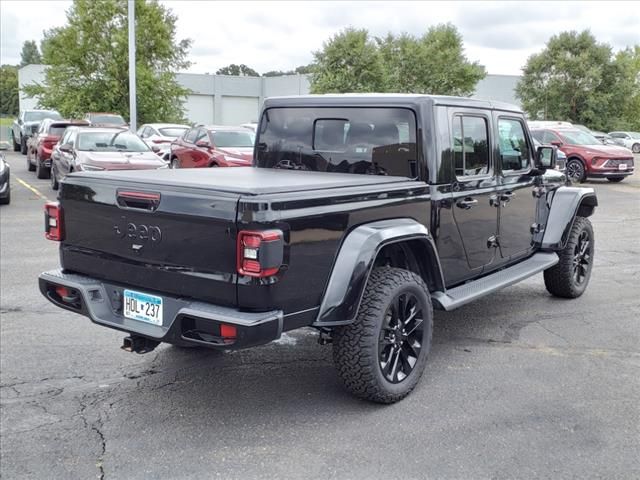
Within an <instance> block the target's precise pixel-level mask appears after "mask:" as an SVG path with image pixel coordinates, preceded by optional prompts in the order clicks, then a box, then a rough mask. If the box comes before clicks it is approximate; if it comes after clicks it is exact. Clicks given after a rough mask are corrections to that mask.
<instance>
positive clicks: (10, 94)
mask: <svg viewBox="0 0 640 480" xmlns="http://www.w3.org/2000/svg"><path fill="white" fill-rule="evenodd" d="M0 113H2V114H5V115H17V114H18V68H17V67H15V66H13V65H2V67H0Z"/></svg>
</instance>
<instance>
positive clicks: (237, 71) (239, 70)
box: [216, 63, 260, 77]
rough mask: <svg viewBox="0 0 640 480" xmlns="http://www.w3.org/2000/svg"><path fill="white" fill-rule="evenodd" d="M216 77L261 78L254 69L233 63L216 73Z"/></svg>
mask: <svg viewBox="0 0 640 480" xmlns="http://www.w3.org/2000/svg"><path fill="white" fill-rule="evenodd" d="M216 75H236V76H240V77H259V76H260V74H259V73H258V72H256V71H255V70H254V69H253V68H251V67H247V66H246V65H245V64H244V63H242V64H240V65H236V64H235V63H232V64H231V65H227V66H226V67H222V68H221V69H219V70H218V71H217V72H216Z"/></svg>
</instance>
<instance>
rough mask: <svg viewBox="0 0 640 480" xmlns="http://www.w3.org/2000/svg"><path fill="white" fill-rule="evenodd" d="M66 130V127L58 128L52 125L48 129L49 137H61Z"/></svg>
mask: <svg viewBox="0 0 640 480" xmlns="http://www.w3.org/2000/svg"><path fill="white" fill-rule="evenodd" d="M66 129H67V126H66V125H65V126H62V127H61V126H58V125H54V126H51V127H49V135H54V136H56V137H61V136H62V134H63V133H64V131H65V130H66Z"/></svg>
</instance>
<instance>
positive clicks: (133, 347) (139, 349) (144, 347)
mask: <svg viewBox="0 0 640 480" xmlns="http://www.w3.org/2000/svg"><path fill="white" fill-rule="evenodd" d="M158 345H160V342H156V341H155V340H150V339H148V338H147V337H140V336H138V335H132V336H130V337H124V340H123V341H122V347H120V348H122V349H123V350H125V351H127V352H136V353H140V354H142V353H149V352H151V351H153V350H154V349H155V348H156V347H157V346H158Z"/></svg>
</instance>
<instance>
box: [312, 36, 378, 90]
mask: <svg viewBox="0 0 640 480" xmlns="http://www.w3.org/2000/svg"><path fill="white" fill-rule="evenodd" d="M313 56H314V58H315V66H314V68H313V73H312V76H311V87H310V89H311V92H312V93H345V92H382V91H384V89H385V86H386V73H385V69H384V65H383V63H382V56H381V55H380V52H379V51H378V47H377V45H376V43H375V41H374V40H373V39H372V38H370V37H369V33H368V32H367V30H364V29H362V30H357V29H354V28H347V29H345V30H343V31H342V32H340V33H338V34H336V35H335V36H333V37H332V38H331V39H330V40H329V41H327V42H325V43H324V44H323V47H322V50H319V51H317V52H314V53H313Z"/></svg>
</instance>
